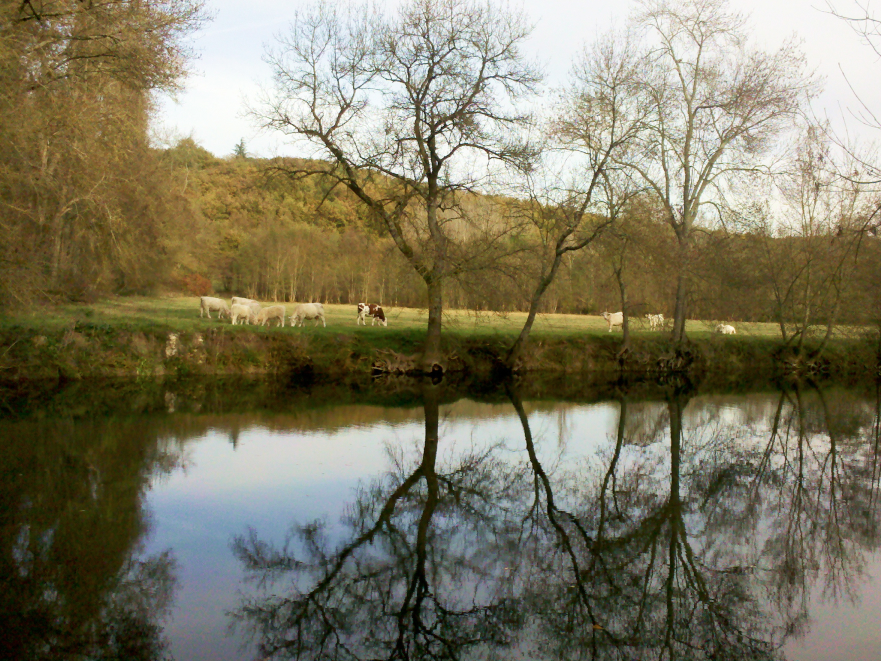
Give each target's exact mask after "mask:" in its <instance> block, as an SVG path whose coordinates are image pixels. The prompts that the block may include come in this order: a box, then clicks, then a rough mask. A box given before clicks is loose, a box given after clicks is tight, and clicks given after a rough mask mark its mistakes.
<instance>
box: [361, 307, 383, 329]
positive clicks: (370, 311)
mask: <svg viewBox="0 0 881 661" xmlns="http://www.w3.org/2000/svg"><path fill="white" fill-rule="evenodd" d="M367 317H372V319H373V320H372V321H371V322H370V325H371V326H373V325H374V324H375V323H376V322H377V321H379V323H380V324H382V325H383V326H388V319H386V318H385V313H384V312H383V311H382V306H381V305H375V304H374V303H358V320H357V321H356V322H355V325H356V326H357V325H358V324H364V325H365V326H366V325H367Z"/></svg>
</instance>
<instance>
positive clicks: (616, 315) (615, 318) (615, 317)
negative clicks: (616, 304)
mask: <svg viewBox="0 0 881 661" xmlns="http://www.w3.org/2000/svg"><path fill="white" fill-rule="evenodd" d="M603 319H605V320H606V321H607V322H608V323H609V332H610V333H611V332H612V326H624V313H623V312H603Z"/></svg>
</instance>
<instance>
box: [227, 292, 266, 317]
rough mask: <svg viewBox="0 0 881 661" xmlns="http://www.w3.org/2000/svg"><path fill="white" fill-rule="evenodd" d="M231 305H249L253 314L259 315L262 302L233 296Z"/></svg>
mask: <svg viewBox="0 0 881 661" xmlns="http://www.w3.org/2000/svg"><path fill="white" fill-rule="evenodd" d="M231 305H247V306H248V307H249V308H251V312H253V313H254V314H257V313H258V312H260V301H255V300H254V299H253V298H242V297H241V296H233V297H232V302H231Z"/></svg>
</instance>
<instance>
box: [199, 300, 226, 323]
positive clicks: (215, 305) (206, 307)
mask: <svg viewBox="0 0 881 661" xmlns="http://www.w3.org/2000/svg"><path fill="white" fill-rule="evenodd" d="M211 310H217V316H218V318H221V317H224V316H226V317H229V306H228V305H227V304H226V301H224V300H223V299H221V298H214V297H213V296H200V297H199V316H200V317H201V316H203V315H205V314H207V315H208V318H209V319H211Z"/></svg>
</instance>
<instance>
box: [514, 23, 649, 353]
mask: <svg viewBox="0 0 881 661" xmlns="http://www.w3.org/2000/svg"><path fill="white" fill-rule="evenodd" d="M639 66H640V65H639V60H638V58H637V57H636V49H635V46H634V42H633V40H632V36H631V35H623V36H621V37H619V36H618V35H614V34H610V35H607V36H606V37H604V38H601V39H600V40H598V41H597V43H596V44H594V45H593V47H592V48H591V49H590V50H585V52H584V54H583V55H582V57H581V58H580V60H578V61H577V62H576V63H575V66H574V67H573V71H572V82H571V83H570V85H569V87H568V88H566V89H565V90H564V91H563V92H562V94H561V100H560V103H559V105H558V107H557V108H555V109H554V110H555V112H554V115H555V117H556V119H555V120H554V121H553V122H551V123H550V126H549V133H550V135H551V136H552V137H551V140H550V144H549V145H548V150H549V151H550V152H551V153H552V154H554V155H555V156H559V155H561V154H562V156H563V157H564V158H565V159H567V160H566V162H565V164H564V165H563V166H562V168H563V169H568V170H569V172H568V174H567V175H560V177H559V179H558V181H559V182H560V183H551V184H547V183H544V184H542V185H536V184H535V181H536V179H537V178H538V177H533V178H532V179H531V181H532V185H531V186H530V187H529V188H530V192H529V195H528V199H527V201H526V203H525V207H524V215H525V216H526V217H527V218H528V220H529V223H528V224H529V225H531V227H532V235H533V236H534V237H535V245H534V250H533V252H534V253H535V254H536V255H537V256H538V260H537V261H538V264H537V271H538V273H537V274H535V275H534V276H533V277H535V278H536V280H535V284H534V288H533V290H532V295H531V296H530V298H529V310H528V314H527V317H526V322H525V323H524V324H523V329H522V330H521V331H520V335H519V336H518V337H517V340H516V341H515V342H514V344H513V345H512V347H511V349H510V350H509V352H508V357H507V363H508V365H509V366H510V367H516V366H517V365H518V363H519V361H520V357H521V355H522V354H523V351H524V348H525V347H526V344H527V342H528V340H529V334H530V332H531V330H532V325H533V322H534V321H535V316H536V314H537V313H538V310H539V306H540V304H541V300H542V297H543V296H544V294H545V292H546V291H547V289H548V287H550V286H551V284H552V283H553V281H554V278H555V277H556V275H557V271H558V270H559V268H560V264H561V263H562V261H563V258H564V257H565V256H566V255H567V254H571V253H572V252H574V251H576V250H581V249H582V248H584V247H585V246H587V245H588V244H589V243H591V242H592V241H594V240H595V239H596V238H597V237H598V236H599V235H600V234H601V233H602V232H603V230H604V229H606V228H607V227H608V226H610V225H611V224H613V223H614V222H615V219H616V218H617V216H618V214H619V212H620V210H621V208H622V206H623V204H624V202H625V201H626V199H627V198H628V197H629V195H630V194H631V190H632V187H631V186H630V185H629V183H630V182H629V180H628V179H627V178H626V177H624V176H622V172H621V168H620V165H618V162H619V161H622V160H625V159H626V153H627V151H628V148H629V146H630V145H631V143H632V142H633V140H634V139H635V137H636V133H637V131H638V130H639V128H640V126H641V125H642V122H643V120H644V119H645V115H646V113H645V109H644V107H642V108H641V107H639V106H638V105H637V104H636V101H637V99H638V95H637V93H636V92H637V90H636V84H637V81H638V79H639V76H638V74H637V69H638V68H639Z"/></svg>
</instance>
